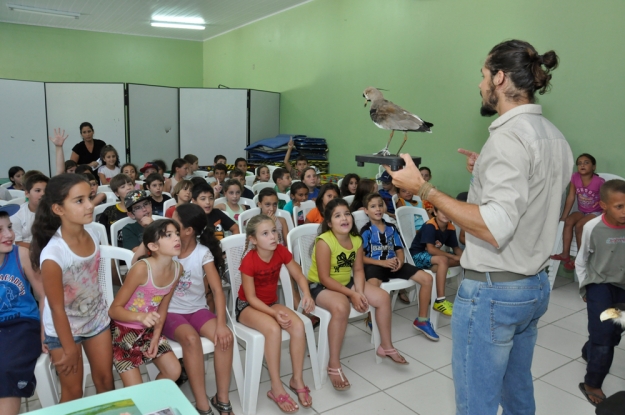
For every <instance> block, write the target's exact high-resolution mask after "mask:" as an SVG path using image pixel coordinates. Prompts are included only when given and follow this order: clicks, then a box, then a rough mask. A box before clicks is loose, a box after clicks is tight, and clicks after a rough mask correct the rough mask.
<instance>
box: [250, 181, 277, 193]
mask: <svg viewBox="0 0 625 415" xmlns="http://www.w3.org/2000/svg"><path fill="white" fill-rule="evenodd" d="M275 185H276V184H275V183H273V182H259V183H256V184H255V185H253V186H252V191H253V192H254V194H257V193H258V192H260V191H261V190H263V189H265V188H271V189H273V187H274V186H275Z"/></svg>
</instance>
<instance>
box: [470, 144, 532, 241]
mask: <svg viewBox="0 0 625 415" xmlns="http://www.w3.org/2000/svg"><path fill="white" fill-rule="evenodd" d="M485 148H486V151H482V154H481V155H480V159H478V160H479V162H480V164H479V172H478V174H479V178H480V181H481V183H482V200H481V205H480V207H479V209H480V214H481V215H482V218H483V219H484V222H485V223H486V227H487V228H488V230H489V231H490V232H491V234H492V235H493V237H494V238H495V240H496V241H497V245H498V248H502V247H503V246H504V245H505V244H506V243H507V242H508V241H510V239H511V238H512V236H513V235H514V231H515V229H516V227H517V226H518V224H519V220H520V218H521V216H523V214H524V213H525V211H526V210H527V203H528V199H529V174H530V173H529V170H530V157H529V154H528V152H527V149H526V148H525V147H524V146H523V144H522V143H521V141H520V140H519V139H518V137H516V136H514V135H512V134H510V133H506V132H504V133H500V134H496V133H495V134H493V135H492V136H491V138H490V139H489V143H488V145H487V146H485Z"/></svg>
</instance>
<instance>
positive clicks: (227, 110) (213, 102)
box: [180, 88, 248, 165]
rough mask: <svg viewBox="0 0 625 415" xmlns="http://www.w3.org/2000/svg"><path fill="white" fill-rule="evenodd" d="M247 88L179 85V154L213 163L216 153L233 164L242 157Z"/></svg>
mask: <svg viewBox="0 0 625 415" xmlns="http://www.w3.org/2000/svg"><path fill="white" fill-rule="evenodd" d="M247 95H248V90H247V89H202V88H180V154H182V155H184V154H195V155H196V156H198V158H199V159H200V161H199V164H200V165H212V164H213V157H215V155H217V154H223V155H224V156H226V158H227V159H228V161H229V162H231V163H233V162H234V160H235V159H236V158H237V157H245V151H244V150H243V149H244V148H245V147H246V146H247V140H248V135H247V134H248V106H247V102H248V99H247Z"/></svg>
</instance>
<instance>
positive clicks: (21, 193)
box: [8, 189, 26, 199]
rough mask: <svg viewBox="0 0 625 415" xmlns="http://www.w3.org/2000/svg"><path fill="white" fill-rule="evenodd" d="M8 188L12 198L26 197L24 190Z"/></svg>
mask: <svg viewBox="0 0 625 415" xmlns="http://www.w3.org/2000/svg"><path fill="white" fill-rule="evenodd" d="M8 190H9V194H10V195H11V198H12V199H18V198H22V197H24V198H25V197H26V192H25V191H23V190H15V189H8Z"/></svg>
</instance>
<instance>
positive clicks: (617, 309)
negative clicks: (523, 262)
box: [599, 303, 625, 328]
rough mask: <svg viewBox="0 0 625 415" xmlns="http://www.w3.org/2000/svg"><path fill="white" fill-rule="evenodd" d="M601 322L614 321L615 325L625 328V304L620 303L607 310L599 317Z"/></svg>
mask: <svg viewBox="0 0 625 415" xmlns="http://www.w3.org/2000/svg"><path fill="white" fill-rule="evenodd" d="M599 320H601V321H606V320H612V321H613V322H614V324H618V325H620V326H621V327H623V328H625V304H623V303H618V304H614V305H613V306H612V307H610V308H608V309H607V310H605V311H604V312H603V313H601V315H600V316H599Z"/></svg>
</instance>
